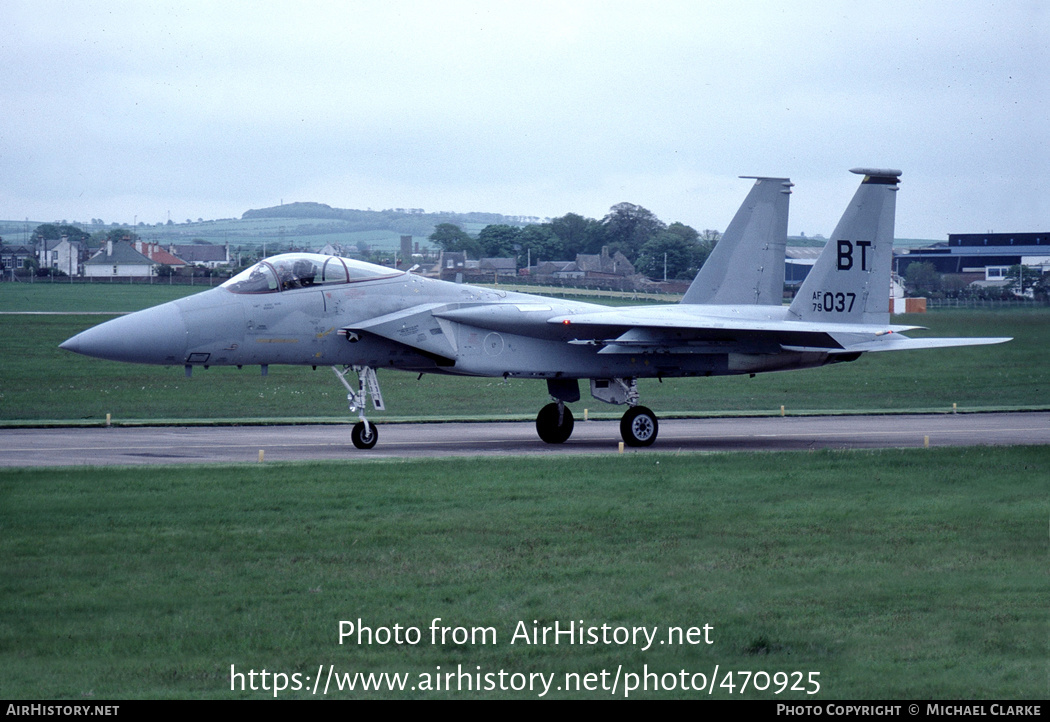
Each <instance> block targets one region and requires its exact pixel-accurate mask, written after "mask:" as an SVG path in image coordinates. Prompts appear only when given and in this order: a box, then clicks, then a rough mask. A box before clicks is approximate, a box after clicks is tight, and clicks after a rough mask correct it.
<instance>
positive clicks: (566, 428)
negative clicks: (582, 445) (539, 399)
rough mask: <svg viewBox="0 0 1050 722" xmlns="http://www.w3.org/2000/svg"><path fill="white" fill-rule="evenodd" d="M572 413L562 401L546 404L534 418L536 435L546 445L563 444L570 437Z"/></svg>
mask: <svg viewBox="0 0 1050 722" xmlns="http://www.w3.org/2000/svg"><path fill="white" fill-rule="evenodd" d="M574 423H575V422H574V421H573V418H572V411H570V410H569V407H568V406H566V405H565V402H564V401H558V402H557V403H553V404H547V405H546V406H544V407H543V408H542V409H540V413H539V415H538V416H537V417H536V433H537V434H539V435H540V438H541V439H543V440H544V441H546V442H547V443H548V444H563V443H565V442H566V441H568V439H569V437H570V436H572V427H573V425H574Z"/></svg>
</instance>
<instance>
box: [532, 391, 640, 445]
mask: <svg viewBox="0 0 1050 722" xmlns="http://www.w3.org/2000/svg"><path fill="white" fill-rule="evenodd" d="M547 389H548V391H550V394H551V396H553V397H554V398H555V399H556V401H555V402H553V403H550V404H547V405H546V406H544V407H543V408H542V409H540V413H539V414H538V415H537V416H536V433H537V434H539V437H540V439H542V440H543V441H545V442H547V443H548V444H563V443H565V442H566V441H568V439H569V437H570V436H571V435H572V429H573V425H574V421H573V417H572V411H570V410H569V407H568V406H566V405H565V404H566V402H572V401H579V400H580V391H579V386H578V384H577V382H576V381H575V380H564V379H558V380H553V379H552V380H549V381H548V382H547ZM591 395H593V396H594V398H596V399H598V400H599V401H605V402H606V403H610V404H627V405H628V406H629V407H630V408H628V409H627V412H626V413H625V414H624V415H623V418H621V419H620V436H621V437H622V438H623V442H624V443H625V444H626V445H627V446H633V447H644V446H652V444H653V442H654V441H656V434H657V432H658V431H659V429H660V424H659V422H657V420H656V414H654V413H653V412H652V410H650V409H648V408H646V407H645V406H638V387H637V383H636V381H635V379H592V380H591Z"/></svg>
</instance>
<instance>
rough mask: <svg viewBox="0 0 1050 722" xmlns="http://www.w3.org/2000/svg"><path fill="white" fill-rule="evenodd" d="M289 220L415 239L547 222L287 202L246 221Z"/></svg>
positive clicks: (246, 217) (257, 212)
mask: <svg viewBox="0 0 1050 722" xmlns="http://www.w3.org/2000/svg"><path fill="white" fill-rule="evenodd" d="M264 218H287V219H293V220H298V221H305V220H314V221H317V220H328V221H339V222H340V224H339V226H340V230H342V231H344V232H356V231H374V230H389V231H394V232H396V233H402V234H404V235H411V236H424V237H426V236H429V235H430V234H431V233H432V232H433V231H434V226H436V225H438V224H439V223H455V224H456V225H458V226H460V227H461V228H464V230H468V229H472V228H477V229H479V230H480V229H481V228H483V227H485V226H487V225H490V224H494V223H503V224H507V225H511V226H525V225H528V224H529V223H540V222H542V221H543V220H545V219H542V218H535V217H525V216H504V215H502V214H499V213H454V212H451V211H440V212H437V213H427V212H425V211H424V210H423V209H422V208H392V209H387V210H383V211H372V210H367V211H362V210H355V209H351V208H332V207H331V206H330V205H327V204H325V203H310V202H297V203H286V204H284V205H280V206H273V207H272V208H259V209H253V210H249V211H245V212H244V214H243V215H242V216H241V219H242V220H251V219H264Z"/></svg>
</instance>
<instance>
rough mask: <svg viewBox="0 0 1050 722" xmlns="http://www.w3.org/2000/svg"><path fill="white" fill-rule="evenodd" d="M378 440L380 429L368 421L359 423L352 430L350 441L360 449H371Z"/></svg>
mask: <svg viewBox="0 0 1050 722" xmlns="http://www.w3.org/2000/svg"><path fill="white" fill-rule="evenodd" d="M378 440H379V429H377V428H376V425H375V424H373V423H371V422H370V421H368V420H367V419H364V420H362V421H358V422H357V423H356V424H354V428H353V429H351V430H350V441H352V442H354V446H356V447H357V448H359V449H371V448H372V447H373V446H375V445H376V442H377V441H378Z"/></svg>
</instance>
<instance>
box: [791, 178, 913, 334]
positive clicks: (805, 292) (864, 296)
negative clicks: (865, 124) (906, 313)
mask: <svg viewBox="0 0 1050 722" xmlns="http://www.w3.org/2000/svg"><path fill="white" fill-rule="evenodd" d="M850 172H851V173H858V174H861V175H863V176H864V180H863V181H861V184H860V188H858V189H857V192H856V193H855V194H854V196H853V200H852V201H850V204H849V206H848V207H847V208H846V212H845V213H843V214H842V218H841V220H839V223H838V225H837V226H835V232H834V233H833V234H832V236H831V240H830V241H828V245H827V246H825V247H824V250H823V251H822V252H821V254H820V257H819V258H817V262H816V264H815V265H814V266H813V269H812V270H811V271H810V272H809V275H808V276H807V277H806V280H805V281H804V282H803V284H802V287H801V288H799V291H798V294H797V295H796V296H795V300H794V301H793V302H792V304H791V308H790V315H791V316H792V317H794V318H795V319H797V320H801V321H825V322H831V323H864V324H885V323H888V322H889V318H890V313H889V303H890V266H891V264H892V262H893V224H894V217H895V212H896V202H897V189H898V186H897V183H898V181H899V178H900V175H901V172H900V171H899V170H877V169H870V168H853V169H851V171H850Z"/></svg>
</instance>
